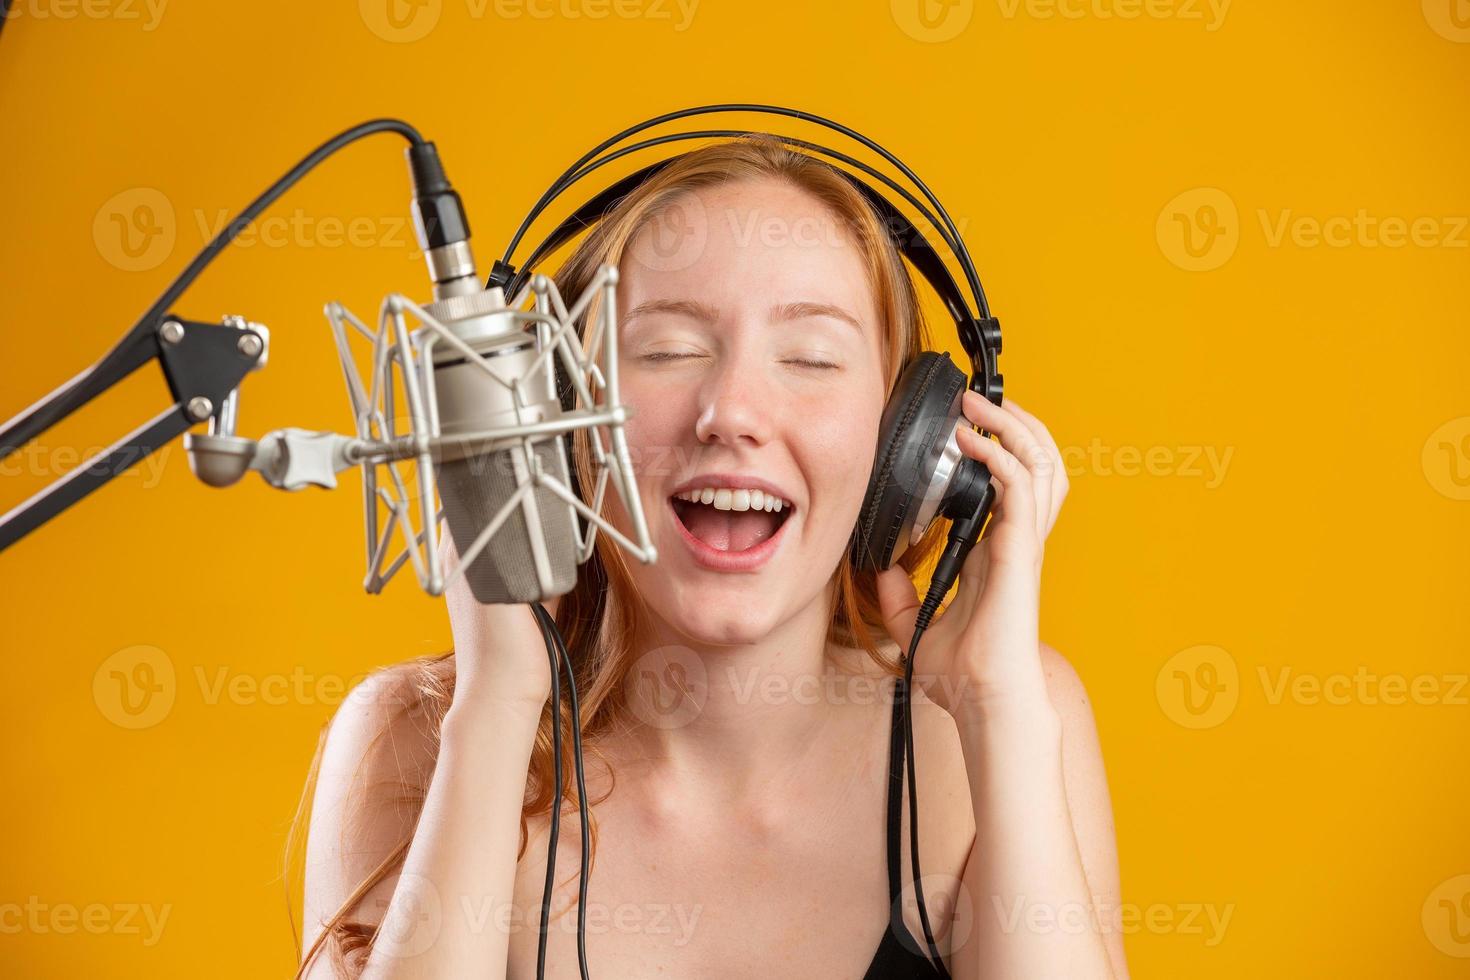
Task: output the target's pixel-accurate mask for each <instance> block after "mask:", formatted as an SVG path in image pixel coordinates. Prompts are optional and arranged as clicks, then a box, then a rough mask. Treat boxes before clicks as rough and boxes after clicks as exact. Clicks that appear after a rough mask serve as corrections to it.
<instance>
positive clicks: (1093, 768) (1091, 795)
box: [1041, 643, 1129, 980]
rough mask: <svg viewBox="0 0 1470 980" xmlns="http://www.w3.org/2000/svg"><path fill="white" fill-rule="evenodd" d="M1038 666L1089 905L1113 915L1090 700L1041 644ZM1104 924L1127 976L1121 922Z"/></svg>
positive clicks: (1104, 787) (1108, 823) (1106, 808)
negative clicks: (1056, 723) (1053, 719)
mask: <svg viewBox="0 0 1470 980" xmlns="http://www.w3.org/2000/svg"><path fill="white" fill-rule="evenodd" d="M1041 666H1042V669H1043V671H1044V672H1045V674H1046V687H1047V694H1048V696H1049V697H1050V698H1051V703H1052V706H1053V707H1054V708H1055V709H1056V712H1057V716H1058V718H1060V720H1061V725H1062V777H1063V781H1064V783H1065V786H1066V791H1067V809H1068V810H1069V811H1070V812H1071V814H1072V831H1073V833H1074V834H1075V835H1076V838H1077V850H1078V853H1079V854H1080V855H1081V858H1082V870H1083V873H1084V874H1085V875H1086V877H1087V884H1088V888H1089V889H1090V891H1091V892H1092V898H1093V903H1094V907H1095V908H1097V909H1098V910H1099V911H1100V913H1102V914H1104V915H1108V916H1112V915H1115V914H1116V913H1117V911H1118V910H1119V909H1120V908H1121V903H1122V883H1121V880H1120V872H1119V866H1118V845H1117V836H1116V832H1115V829H1114V823H1113V805H1112V798H1111V794H1110V792H1109V790H1108V778H1107V770H1106V767H1105V766H1104V765H1103V755H1102V744H1101V742H1100V740H1099V738H1098V734H1097V723H1096V721H1095V720H1094V717H1093V710H1092V700H1091V698H1089V697H1088V694H1087V688H1086V687H1085V686H1084V685H1083V683H1082V678H1081V677H1079V676H1078V674H1077V670H1076V668H1075V667H1073V666H1072V664H1071V662H1070V661H1069V660H1068V659H1067V658H1066V657H1064V656H1062V655H1061V654H1060V653H1058V652H1057V651H1056V650H1054V649H1053V648H1051V647H1050V646H1048V645H1047V644H1045V643H1043V644H1041ZM1107 925H1108V928H1107V930H1106V934H1105V939H1106V942H1107V945H1108V953H1109V956H1110V957H1111V959H1112V961H1113V974H1114V976H1116V977H1118V978H1120V980H1127V978H1128V975H1129V974H1128V964H1127V961H1126V959H1125V958H1124V955H1123V933H1122V930H1121V928H1120V927H1119V926H1120V924H1119V923H1118V922H1113V921H1110V922H1109V923H1107Z"/></svg>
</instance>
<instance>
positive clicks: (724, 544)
mask: <svg viewBox="0 0 1470 980" xmlns="http://www.w3.org/2000/svg"><path fill="white" fill-rule="evenodd" d="M669 503H670V504H671V505H672V507H673V509H674V516H675V517H676V518H677V519H678V521H679V524H680V525H681V526H682V527H683V529H684V530H685V531H686V532H687V533H688V534H689V536H690V537H691V538H693V539H694V540H695V541H698V542H700V543H701V544H703V545H705V546H706V547H708V548H710V549H711V550H713V551H716V552H723V553H727V554H738V553H741V552H747V551H753V550H755V549H758V548H760V546H761V545H762V544H764V543H766V542H768V541H770V540H772V539H773V538H775V537H776V535H777V534H778V533H779V532H780V530H781V528H782V526H784V525H785V523H786V521H787V520H788V519H790V517H791V513H792V510H793V508H792V507H791V505H790V503H789V502H788V501H786V500H783V499H781V498H779V497H772V496H768V495H766V494H763V493H762V492H761V491H759V490H731V489H716V488H713V487H711V488H706V489H696V490H688V491H684V492H682V493H677V494H675V495H674V496H672V497H670V498H669Z"/></svg>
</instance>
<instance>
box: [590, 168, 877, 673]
mask: <svg viewBox="0 0 1470 980" xmlns="http://www.w3.org/2000/svg"><path fill="white" fill-rule="evenodd" d="M691 194H692V200H689V199H687V198H686V201H687V203H686V205H685V207H686V208H687V209H692V210H697V211H698V213H699V217H700V221H699V224H700V226H701V227H702V228H703V229H704V237H703V242H702V247H699V246H697V245H696V246H692V247H691V249H690V252H689V253H688V254H685V255H680V256H676V258H675V260H674V261H660V259H659V256H660V253H658V252H650V250H649V244H650V241H649V239H650V236H653V235H656V234H658V233H659V229H658V228H656V227H655V226H652V225H650V226H646V227H645V228H644V230H643V231H642V232H640V234H639V236H637V237H636V238H635V239H634V241H633V242H630V243H629V248H628V249H627V251H626V253H625V255H624V258H623V261H622V263H621V265H620V268H619V271H620V273H621V280H620V284H619V287H618V303H619V309H620V310H622V311H624V312H625V313H626V312H631V311H633V310H634V309H635V308H636V307H638V306H639V305H640V304H643V303H646V302H648V301H650V300H686V299H687V300H696V301H698V302H700V303H703V304H705V305H707V306H709V307H711V308H712V310H713V311H714V312H715V313H716V314H717V317H718V319H717V320H716V321H715V322H713V323H705V322H703V321H701V320H700V319H698V318H696V317H693V316H688V315H684V314H679V313H664V312H660V313H653V314H648V315H642V316H635V317H633V319H632V321H631V322H629V323H627V325H626V327H625V329H624V333H623V334H622V335H621V336H622V339H621V340H620V359H619V365H620V371H621V377H622V385H623V397H624V399H625V401H626V402H627V403H628V404H629V405H630V406H631V407H632V409H633V417H632V418H631V419H630V420H629V422H628V424H627V430H626V431H627V436H628V440H629V448H630V451H631V454H632V457H633V459H634V466H635V471H636V473H637V477H638V480H639V493H640V497H641V499H642V502H643V507H644V512H645V514H646V515H647V517H648V520H649V523H650V533H651V535H652V537H653V541H654V544H655V545H656V547H657V548H658V552H659V560H658V561H657V562H656V563H654V564H653V565H643V564H640V563H638V562H630V566H631V568H630V570H631V573H632V576H633V580H634V583H635V586H636V588H637V590H638V592H639V594H640V595H641V596H642V597H643V599H644V600H645V601H646V602H647V603H648V604H649V606H650V607H651V609H652V611H653V612H654V613H655V614H656V615H657V616H658V617H659V618H661V619H662V620H664V621H665V622H666V623H668V624H669V625H670V626H671V627H673V628H674V630H675V631H677V632H679V633H682V634H684V636H685V637H687V638H688V639H689V640H692V641H695V642H698V643H714V644H738V643H746V642H751V641H753V640H756V639H758V638H760V637H762V636H765V635H767V634H768V633H769V632H770V631H771V629H772V627H773V626H775V625H776V624H778V623H781V622H783V621H784V620H786V619H787V618H789V617H791V616H792V615H793V614H795V613H796V612H797V611H798V610H801V609H803V608H805V607H809V606H810V605H811V604H812V603H813V602H814V601H816V600H817V599H818V597H819V596H820V595H821V593H822V592H823V591H824V589H825V588H826V586H827V582H828V579H829V577H830V574H831V572H832V571H833V570H834V569H835V568H836V567H837V564H838V562H839V561H841V560H842V558H843V555H844V553H845V550H846V547H847V543H848V538H849V535H850V533H851V530H852V527H853V525H854V524H855V522H856V520H857V512H858V508H859V507H860V505H861V503H862V496H863V492H864V490H865V489H866V486H867V480H868V475H869V473H870V471H871V468H872V462H873V454H874V451H875V444H876V441H877V434H878V423H879V420H880V418H881V416H882V411H883V397H884V388H883V364H882V348H881V344H882V340H881V332H880V331H881V325H880V324H879V322H878V312H877V311H878V306H877V302H876V298H875V297H874V295H873V291H872V287H871V286H870V285H869V283H868V279H867V274H866V271H865V265H864V259H863V255H862V252H861V250H860V247H859V245H858V243H857V242H856V241H854V240H852V236H851V235H850V234H848V233H846V232H845V231H844V229H843V227H842V225H841V224H840V222H839V219H838V218H836V217H835V216H834V215H832V214H831V213H830V212H828V211H827V210H826V208H825V207H824V206H823V205H822V204H821V202H819V201H817V200H816V199H815V198H813V197H811V196H810V195H808V194H807V193H805V192H803V191H801V190H798V189H796V188H794V187H791V186H790V185H787V184H785V183H781V182H776V181H770V180H761V181H741V182H737V183H728V184H723V185H720V186H717V187H713V188H703V189H700V190H698V191H695V192H691ZM650 255H652V256H653V259H652V261H647V262H645V261H643V258H644V257H645V256H650ZM670 265H677V266H682V267H680V268H669V267H668V266H670ZM796 302H810V303H830V304H833V305H836V306H839V307H841V308H843V309H845V310H847V311H848V312H850V313H852V314H853V315H854V316H855V317H856V318H857V319H858V321H859V322H860V324H861V330H858V329H855V328H854V327H853V326H852V325H851V324H847V323H843V322H841V321H840V320H838V319H836V318H834V317H827V316H815V317H804V318H801V319H796V320H783V319H780V318H776V317H773V316H772V315H771V314H770V310H771V307H773V306H775V305H778V304H783V303H796ZM652 352H664V353H668V352H675V353H678V354H683V355H694V356H687V357H684V358H682V359H678V360H664V361H658V362H654V361H649V360H646V359H645V358H646V356H647V355H648V354H649V353H652ZM796 357H802V358H820V359H823V360H826V361H829V362H834V363H837V364H838V365H839V368H840V369H839V370H823V369H817V368H812V367H808V366H800V365H797V364H794V363H791V359H792V358H796ZM732 471H733V472H741V473H756V474H759V475H761V476H763V477H765V478H766V479H769V480H771V481H772V482H774V483H775V484H777V485H778V486H780V487H782V488H784V489H785V490H786V491H787V493H786V496H787V497H788V498H789V499H791V500H792V501H793V503H794V504H795V506H796V509H795V513H793V514H792V516H791V517H790V518H788V525H789V526H788V527H786V528H785V530H784V532H783V535H784V537H785V539H786V540H785V541H784V542H783V543H782V544H781V548H780V550H779V551H778V553H777V554H776V555H775V556H774V557H773V558H772V560H771V561H770V562H768V563H767V564H766V565H764V566H763V567H762V568H760V569H759V570H757V571H756V572H753V573H727V572H715V571H711V570H708V569H705V568H702V567H701V566H699V565H697V564H696V563H695V562H694V560H693V557H692V556H691V555H690V554H689V552H688V551H687V550H686V547H685V545H684V544H683V543H682V542H681V540H680V538H679V534H678V530H677V529H676V527H675V526H674V524H673V519H674V518H673V513H672V511H671V510H670V509H669V506H668V504H667V498H668V496H669V494H670V493H671V492H672V491H673V489H674V488H675V487H676V486H677V485H678V484H679V483H681V482H682V481H683V480H686V479H688V478H689V477H691V476H694V475H696V474H698V473H705V472H732ZM610 510H611V512H612V513H613V514H614V520H615V522H616V524H617V526H619V527H626V526H627V523H626V522H627V516H626V514H625V513H623V511H622V508H621V507H617V506H613V507H611V508H610Z"/></svg>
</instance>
